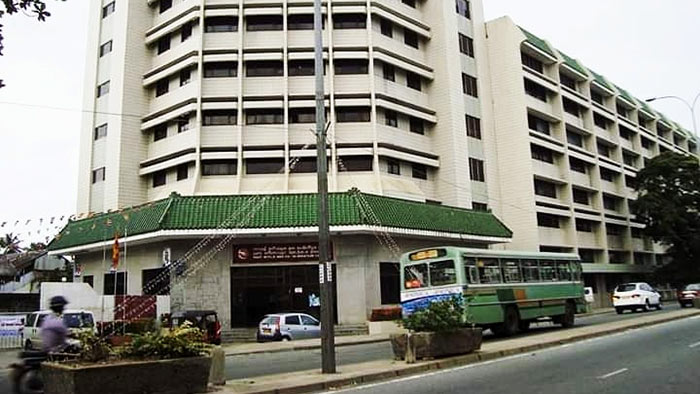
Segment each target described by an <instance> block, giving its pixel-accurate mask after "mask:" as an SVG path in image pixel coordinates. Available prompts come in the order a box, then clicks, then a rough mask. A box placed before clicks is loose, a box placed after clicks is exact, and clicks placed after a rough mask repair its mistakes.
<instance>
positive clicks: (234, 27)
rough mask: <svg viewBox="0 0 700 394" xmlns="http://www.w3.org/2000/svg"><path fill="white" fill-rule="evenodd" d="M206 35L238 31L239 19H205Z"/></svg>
mask: <svg viewBox="0 0 700 394" xmlns="http://www.w3.org/2000/svg"><path fill="white" fill-rule="evenodd" d="M204 31H205V32H206V33H226V32H234V31H238V18H237V17H235V16H210V17H208V18H206V19H204Z"/></svg>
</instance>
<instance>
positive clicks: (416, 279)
mask: <svg viewBox="0 0 700 394" xmlns="http://www.w3.org/2000/svg"><path fill="white" fill-rule="evenodd" d="M404 278H405V283H404V287H405V288H406V289H419V288H421V287H428V286H447V285H453V284H455V283H457V269H456V268H455V262H454V261H452V260H441V261H433V262H431V263H423V264H413V265H409V266H406V267H405V268H404Z"/></svg>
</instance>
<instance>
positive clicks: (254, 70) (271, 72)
mask: <svg viewBox="0 0 700 394" xmlns="http://www.w3.org/2000/svg"><path fill="white" fill-rule="evenodd" d="M245 65H246V76H247V77H281V76H282V75H283V73H284V72H283V71H282V62H278V61H274V60H273V61H269V60H267V61H266V60H262V61H248V62H246V63H245Z"/></svg>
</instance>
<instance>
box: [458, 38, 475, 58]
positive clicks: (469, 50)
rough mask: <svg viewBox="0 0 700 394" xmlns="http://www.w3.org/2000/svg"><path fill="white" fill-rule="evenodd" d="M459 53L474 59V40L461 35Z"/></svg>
mask: <svg viewBox="0 0 700 394" xmlns="http://www.w3.org/2000/svg"><path fill="white" fill-rule="evenodd" d="M459 51H460V52H462V53H463V54H465V55H467V56H469V57H474V40H472V39H471V37H467V36H465V35H464V34H462V33H459Z"/></svg>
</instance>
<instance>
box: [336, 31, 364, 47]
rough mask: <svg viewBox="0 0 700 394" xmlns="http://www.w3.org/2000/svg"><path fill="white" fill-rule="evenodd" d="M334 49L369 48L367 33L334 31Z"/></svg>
mask: <svg viewBox="0 0 700 394" xmlns="http://www.w3.org/2000/svg"><path fill="white" fill-rule="evenodd" d="M333 47H336V48H337V47H340V48H342V47H347V48H365V47H367V31H366V30H364V29H341V30H334V31H333Z"/></svg>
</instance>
